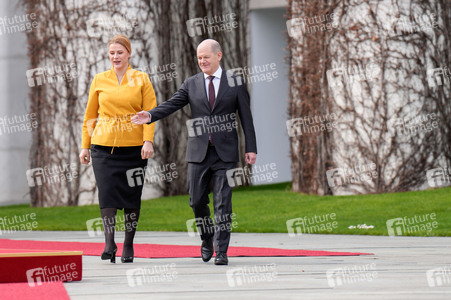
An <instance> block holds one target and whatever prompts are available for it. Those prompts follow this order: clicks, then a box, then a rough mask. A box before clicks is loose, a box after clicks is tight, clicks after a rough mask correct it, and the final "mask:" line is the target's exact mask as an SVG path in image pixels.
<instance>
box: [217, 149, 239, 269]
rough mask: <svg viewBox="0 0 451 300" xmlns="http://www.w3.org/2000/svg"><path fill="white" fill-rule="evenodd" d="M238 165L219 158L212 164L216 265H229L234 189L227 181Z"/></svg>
mask: <svg viewBox="0 0 451 300" xmlns="http://www.w3.org/2000/svg"><path fill="white" fill-rule="evenodd" d="M235 165H236V163H226V162H223V161H222V160H220V159H219V157H217V159H216V161H215V162H214V163H213V164H212V173H213V204H214V215H215V231H216V233H215V252H216V259H215V264H219V265H226V264H228V259H227V250H228V248H229V242H230V232H231V230H232V188H231V187H230V186H229V183H228V181H227V171H228V170H230V169H232V168H234V167H235Z"/></svg>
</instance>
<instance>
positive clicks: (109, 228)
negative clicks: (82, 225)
mask: <svg viewBox="0 0 451 300" xmlns="http://www.w3.org/2000/svg"><path fill="white" fill-rule="evenodd" d="M116 212H117V208H110V207H108V208H101V209H100V215H101V216H102V222H103V231H104V233H105V250H104V252H108V253H111V252H113V251H114V249H116V248H117V246H116V243H115V242H114V231H115V226H116Z"/></svg>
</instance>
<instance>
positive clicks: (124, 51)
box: [80, 35, 156, 263]
mask: <svg viewBox="0 0 451 300" xmlns="http://www.w3.org/2000/svg"><path fill="white" fill-rule="evenodd" d="M131 52H132V51H131V45H130V41H129V39H128V38H127V37H126V36H125V35H116V36H114V37H113V38H112V39H111V40H110V41H109V43H108V53H109V58H110V61H111V64H112V68H111V70H109V71H106V72H103V73H99V74H96V75H95V77H94V79H93V80H92V83H91V88H90V91H89V100H88V105H87V107H86V113H85V117H84V121H83V132H82V145H81V148H82V149H81V152H80V162H81V163H82V164H85V165H87V164H89V162H90V156H91V157H92V166H93V169H94V175H95V178H96V182H97V187H98V190H99V206H100V214H101V216H102V221H103V227H104V232H105V250H104V252H103V253H102V256H101V258H102V259H104V260H107V259H109V260H110V261H111V262H112V263H114V262H116V252H117V246H116V244H115V242H114V229H115V224H116V212H117V209H124V225H125V240H124V248H123V251H122V257H121V261H122V262H123V263H126V262H133V257H134V252H133V239H134V236H135V232H136V227H137V225H138V218H139V213H140V208H141V195H142V189H143V184H144V173H145V172H144V170H145V167H146V165H147V159H148V158H150V157H151V156H152V155H153V144H152V143H153V137H154V132H155V125H154V124H151V125H135V124H133V123H131V121H130V118H131V116H133V115H134V114H135V113H136V112H139V111H142V110H150V109H152V108H154V107H155V106H156V98H155V92H154V90H153V87H152V84H151V83H150V80H149V77H148V76H147V74H146V73H143V72H139V71H136V70H133V69H132V68H131V67H130V66H129V64H128V60H129V58H130V55H131ZM89 149H90V150H91V153H89ZM136 174H139V175H140V176H141V180H138V181H137V180H136Z"/></svg>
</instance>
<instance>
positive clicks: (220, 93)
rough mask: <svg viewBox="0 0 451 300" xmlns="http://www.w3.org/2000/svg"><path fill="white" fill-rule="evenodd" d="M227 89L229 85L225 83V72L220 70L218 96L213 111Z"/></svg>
mask: <svg viewBox="0 0 451 300" xmlns="http://www.w3.org/2000/svg"><path fill="white" fill-rule="evenodd" d="M228 88H229V84H228V82H227V75H226V71H225V70H224V69H222V74H221V81H220V82H219V91H218V96H217V97H216V101H215V105H213V110H215V107H216V105H217V104H218V102H219V101H220V100H221V98H222V96H224V94H225V92H226V91H227V89H228Z"/></svg>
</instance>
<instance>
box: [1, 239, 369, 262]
mask: <svg viewBox="0 0 451 300" xmlns="http://www.w3.org/2000/svg"><path fill="white" fill-rule="evenodd" d="M117 245H118V248H119V249H118V253H117V255H118V256H120V255H121V253H122V244H119V243H118V244H117ZM103 248H104V244H103V243H81V242H48V241H29V240H9V239H0V251H2V252H5V251H6V252H24V250H25V251H27V250H33V251H40V252H43V251H48V250H53V251H83V255H94V256H100V254H101V253H102V251H103ZM134 249H135V257H141V258H171V257H172V258H174V257H200V246H181V245H160V244H135V245H134ZM370 254H372V253H355V252H331V251H316V250H286V249H277V248H260V247H259V248H256V247H229V251H228V252H227V255H228V256H252V257H256V256H351V255H370Z"/></svg>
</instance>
